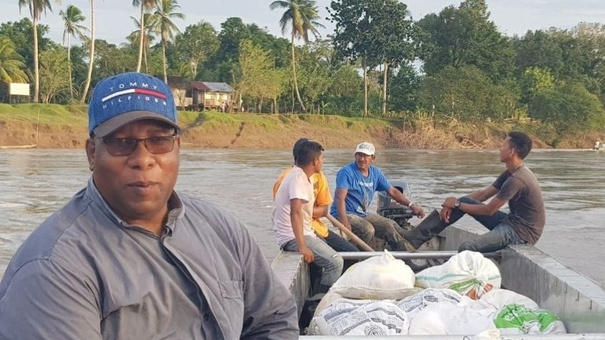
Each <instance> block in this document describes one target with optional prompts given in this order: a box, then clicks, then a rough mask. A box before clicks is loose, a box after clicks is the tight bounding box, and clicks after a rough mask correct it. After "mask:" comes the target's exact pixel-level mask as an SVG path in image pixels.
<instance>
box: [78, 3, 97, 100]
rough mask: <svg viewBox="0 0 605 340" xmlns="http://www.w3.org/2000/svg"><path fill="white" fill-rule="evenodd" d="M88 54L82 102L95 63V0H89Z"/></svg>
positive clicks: (84, 98) (86, 92)
mask: <svg viewBox="0 0 605 340" xmlns="http://www.w3.org/2000/svg"><path fill="white" fill-rule="evenodd" d="M89 43H90V54H89V56H88V57H89V58H88V74H87V75H86V83H85V84H84V90H83V91H82V97H81V98H80V101H81V102H82V103H84V102H85V101H86V95H87V94H88V88H89V87H90V81H91V79H92V69H93V66H94V63H95V0H90V41H89Z"/></svg>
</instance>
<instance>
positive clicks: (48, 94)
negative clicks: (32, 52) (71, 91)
mask: <svg viewBox="0 0 605 340" xmlns="http://www.w3.org/2000/svg"><path fill="white" fill-rule="evenodd" d="M67 68H68V61H67V57H66V55H65V53H64V52H63V49H62V48H61V49H59V48H57V49H54V50H48V51H44V52H42V53H40V79H42V82H41V84H40V99H41V101H42V102H43V103H46V104H48V103H51V102H54V101H55V98H56V97H57V96H59V95H61V94H66V92H67V87H68V86H69V79H68V75H67Z"/></svg>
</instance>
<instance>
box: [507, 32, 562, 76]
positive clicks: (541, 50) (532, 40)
mask: <svg viewBox="0 0 605 340" xmlns="http://www.w3.org/2000/svg"><path fill="white" fill-rule="evenodd" d="M512 45H513V49H514V50H515V52H516V58H515V65H516V68H517V75H519V76H521V75H523V74H524V72H526V70H527V69H529V68H536V69H542V70H548V72H549V73H551V74H552V75H553V76H560V75H561V70H562V68H563V64H564V62H563V49H562V48H561V45H560V44H559V43H558V42H557V39H556V38H555V36H553V35H552V34H548V33H547V32H544V31H535V32H534V31H528V32H527V33H526V34H525V35H524V36H523V37H522V38H518V37H514V38H513V40H512Z"/></svg>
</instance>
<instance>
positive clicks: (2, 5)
mask: <svg viewBox="0 0 605 340" xmlns="http://www.w3.org/2000/svg"><path fill="white" fill-rule="evenodd" d="M51 1H52V0H51ZM403 2H404V3H406V4H407V5H408V9H409V10H410V12H411V14H412V17H413V18H414V19H416V20H417V19H420V18H422V17H423V16H424V15H426V14H428V13H438V12H439V11H440V10H441V9H443V8H444V7H446V6H448V5H456V6H457V5H458V4H459V3H460V1H451V0H408V1H403ZM270 3H271V1H265V0H223V1H208V0H179V5H180V6H181V12H183V13H185V15H186V19H185V20H177V21H176V24H177V25H178V26H179V27H180V28H181V30H184V28H185V27H186V26H187V25H190V24H194V23H197V22H199V21H201V20H204V21H207V22H209V23H211V24H212V25H213V26H214V27H215V28H216V29H217V30H220V24H221V23H222V22H223V21H225V19H227V18H229V17H240V18H242V20H243V21H244V22H245V23H255V24H257V25H259V26H261V27H266V28H267V29H268V30H269V32H270V33H272V34H274V35H276V36H281V31H280V28H279V24H278V21H279V18H280V16H281V12H280V11H277V10H275V11H271V10H269V4H270ZM487 4H488V7H489V10H490V12H491V19H492V21H494V22H495V23H496V25H497V26H498V27H499V28H500V31H501V32H503V33H504V34H507V35H514V34H519V35H523V34H524V33H525V32H527V30H536V29H546V28H549V27H559V28H564V29H566V28H571V27H573V26H575V25H576V24H577V23H579V22H582V21H585V22H600V21H601V20H603V21H605V1H603V0H487ZM68 5H75V6H77V7H79V8H80V9H81V10H82V11H83V12H84V14H85V15H86V16H87V17H89V13H90V8H89V0H62V4H61V5H57V4H56V3H54V2H53V12H48V13H47V15H46V16H44V17H43V18H42V21H41V23H43V24H46V25H49V26H50V28H51V32H50V37H51V38H52V39H53V40H55V41H57V42H60V41H61V36H62V32H63V27H62V23H61V20H60V18H59V11H60V10H61V9H63V8H65V7H67V6H68ZM317 5H318V7H319V9H320V14H321V17H322V19H323V20H322V22H323V23H324V25H325V26H326V29H324V30H321V33H322V35H324V36H325V35H328V34H330V33H331V32H332V31H333V28H334V26H333V25H332V24H331V23H329V22H328V21H327V20H325V18H326V17H327V16H328V12H327V10H326V7H328V6H329V5H330V0H317ZM95 7H96V22H97V38H99V39H105V40H107V41H109V42H111V43H116V44H119V43H122V42H124V41H125V37H126V36H127V35H128V34H129V33H130V32H131V31H133V30H134V29H135V27H134V25H133V24H132V22H131V20H130V16H135V17H137V16H138V12H137V10H136V9H135V8H134V7H132V1H131V0H95ZM26 16H29V12H28V10H27V8H24V9H23V10H22V11H21V13H20V12H19V6H18V0H0V23H3V22H7V21H17V20H20V19H21V18H22V17H26ZM85 25H86V26H88V22H87V23H86V24H85Z"/></svg>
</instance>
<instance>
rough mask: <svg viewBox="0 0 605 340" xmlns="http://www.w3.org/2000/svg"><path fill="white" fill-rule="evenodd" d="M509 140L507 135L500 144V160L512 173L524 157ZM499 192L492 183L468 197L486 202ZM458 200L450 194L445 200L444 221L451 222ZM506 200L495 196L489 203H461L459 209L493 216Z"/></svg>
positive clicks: (443, 207) (474, 213)
mask: <svg viewBox="0 0 605 340" xmlns="http://www.w3.org/2000/svg"><path fill="white" fill-rule="evenodd" d="M509 141H510V137H506V139H505V140H504V141H503V142H502V144H501V145H500V162H502V163H504V164H506V169H508V171H510V172H511V173H512V172H514V171H515V170H516V169H517V168H519V167H520V166H521V165H523V158H521V157H520V156H519V154H518V153H517V151H516V150H515V149H514V148H513V147H512V146H511V145H510V142H509ZM497 193H498V189H496V188H494V187H493V186H491V185H490V186H488V187H486V188H484V189H482V190H479V191H475V192H473V193H472V194H470V195H468V197H470V198H474V199H476V200H478V201H480V202H485V201H486V200H488V199H489V198H491V197H494V196H495V195H496V194H497ZM456 200H457V198H456V197H453V196H450V197H447V198H446V199H445V201H443V204H442V205H441V206H442V208H441V212H440V213H439V215H440V216H441V219H442V220H443V221H444V222H449V219H450V216H451V214H452V211H453V210H454V204H455V203H456ZM506 202H507V201H503V200H500V199H498V198H496V197H494V198H493V199H491V200H490V201H489V202H488V203H483V204H466V203H460V206H459V207H458V209H460V210H462V211H463V212H465V213H468V214H472V215H486V216H491V215H493V214H495V213H496V212H497V211H498V210H499V209H500V208H501V207H502V206H504V205H505V204H506Z"/></svg>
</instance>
